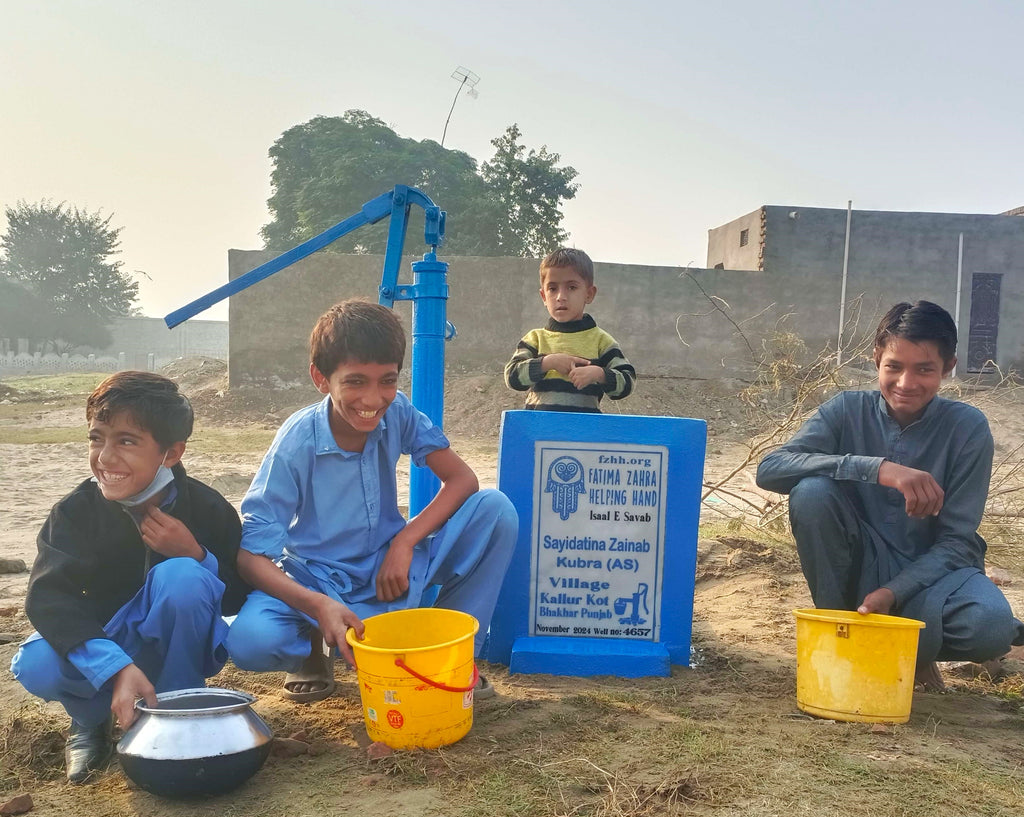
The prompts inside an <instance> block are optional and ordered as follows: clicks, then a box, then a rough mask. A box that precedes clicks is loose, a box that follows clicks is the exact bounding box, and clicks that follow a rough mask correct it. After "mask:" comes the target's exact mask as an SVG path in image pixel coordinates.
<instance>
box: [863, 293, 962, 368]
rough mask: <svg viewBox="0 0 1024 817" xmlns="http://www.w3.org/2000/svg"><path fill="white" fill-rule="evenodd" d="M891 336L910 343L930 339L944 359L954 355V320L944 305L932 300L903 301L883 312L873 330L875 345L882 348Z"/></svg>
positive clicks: (946, 360)
mask: <svg viewBox="0 0 1024 817" xmlns="http://www.w3.org/2000/svg"><path fill="white" fill-rule="evenodd" d="M893 338H904V339H906V340H909V341H911V342H912V343H920V342H921V341H925V340H930V341H932V342H933V343H935V345H936V346H938V347H939V354H940V355H941V356H942V359H943V361H944V362H946V363H949V362H950V361H951V360H953V358H954V357H956V340H957V338H956V323H954V321H953V318H952V316H950V314H949V313H948V312H947V311H946V310H945V309H943V308H942V307H941V306H939V305H938V304H933V303H932V302H931V301H916V302H915V303H913V304H909V303H907V302H906V301H904V302H901V303H898V304H896V305H895V306H894V307H892V308H891V309H890V310H889V311H888V312H886V313H885V317H883V318H882V320H881V322H880V323H879V324H878V329H877V330H876V331H875V349H876V350H877V349H885V347H886V346H888V345H889V341H890V340H891V339H893Z"/></svg>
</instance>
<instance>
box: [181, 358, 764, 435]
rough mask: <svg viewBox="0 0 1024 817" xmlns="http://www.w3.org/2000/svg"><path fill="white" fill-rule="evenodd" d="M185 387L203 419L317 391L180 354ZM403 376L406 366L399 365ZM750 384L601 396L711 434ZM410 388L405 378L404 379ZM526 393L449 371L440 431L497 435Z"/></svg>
mask: <svg viewBox="0 0 1024 817" xmlns="http://www.w3.org/2000/svg"><path fill="white" fill-rule="evenodd" d="M161 373H162V374H165V375H167V376H168V377H170V378H171V379H173V380H174V381H176V382H177V383H178V385H179V386H180V387H181V389H182V391H184V392H185V394H186V395H188V397H189V399H190V400H191V401H192V404H193V406H194V407H195V409H196V413H197V415H198V416H199V417H200V418H202V420H203V422H204V423H206V424H226V425H235V424H238V423H257V424H261V425H263V426H269V427H276V426H278V425H280V423H281V422H282V421H283V420H284V419H285V418H287V417H288V415H289V414H290V413H291V412H293V411H295V410H296V409H298V408H301V407H302V406H306V405H309V404H310V403H313V402H315V401H316V400H317V399H318V398H319V395H318V393H317V392H316V390H315V389H314V388H313V386H312V384H310V385H309V386H303V387H290V388H281V389H274V388H253V387H242V388H234V389H229V388H228V372H227V364H225V363H224V362H223V361H221V360H216V359H214V358H207V357H194V358H179V359H178V360H176V361H174V362H173V363H170V364H168V365H167V366H165V367H163V369H161ZM403 374H404V375H405V376H406V377H407V376H408V372H403ZM746 385H747V384H745V383H743V382H740V381H737V380H727V379H726V380H700V379H695V378H683V377H645V376H643V375H641V376H640V377H639V378H638V380H637V383H636V387H635V388H634V390H633V393H632V394H631V395H630V396H629V397H627V398H625V399H623V400H607V399H606V400H604V401H602V403H601V407H602V410H603V411H604V412H605V413H606V414H638V415H648V416H658V417H695V418H698V419H704V420H707V422H708V434H709V436H712V437H714V436H719V435H721V436H725V437H727V438H728V437H735V438H740V437H745V436H746V435H747V434H748V433H749V432H750V426H751V419H750V416H749V412H748V410H747V407H746V405H745V404H744V403H743V402H742V401H740V400H739V399H737V395H738V394H739V392H740V391H741V390H742V389H743V388H744V387H745V386H746ZM401 388H402V389H403V390H408V389H409V384H408V382H405V383H404V384H402V386H401ZM523 403H524V394H523V393H521V392H514V391H511V390H510V389H508V388H507V387H506V386H505V384H504V381H503V380H502V375H501V372H500V371H498V370H496V371H494V372H480V371H476V372H449V373H448V375H447V377H446V380H445V390H444V405H445V431H446V432H448V433H449V434H450V435H452V436H456V437H469V438H477V439H481V438H496V437H497V434H498V429H499V427H500V424H501V414H502V412H503V411H508V410H514V409H521V408H522V407H523Z"/></svg>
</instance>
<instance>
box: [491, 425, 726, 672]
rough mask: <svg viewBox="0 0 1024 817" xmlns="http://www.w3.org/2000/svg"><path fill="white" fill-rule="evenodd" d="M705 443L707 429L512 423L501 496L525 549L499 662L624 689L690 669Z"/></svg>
mask: <svg viewBox="0 0 1024 817" xmlns="http://www.w3.org/2000/svg"><path fill="white" fill-rule="evenodd" d="M706 435H707V426H706V423H705V422H704V421H703V420H690V419H682V418H676V417H639V416H629V415H608V414H577V413H568V412H565V413H563V412H543V411H509V412H505V414H504V415H503V416H502V426H501V437H500V441H499V453H498V487H499V489H500V490H502V491H503V492H504V493H505V494H506V495H507V496H508V497H509V498H510V499H511V500H512V503H513V504H514V505H515V506H516V509H517V511H518V512H519V520H520V524H519V539H518V541H517V543H516V551H515V554H514V555H513V557H512V564H511V566H510V567H509V571H508V574H507V575H506V578H505V582H504V584H503V585H502V590H501V594H500V596H499V598H498V605H497V609H496V610H495V613H494V617H493V619H492V621H491V630H490V637H489V639H488V643H487V651H486V652H487V658H488V660H490V661H495V662H498V663H503V664H507V665H508V666H509V669H510V671H511V672H525V673H549V674H554V675H575V676H588V675H618V676H621V677H626V678H637V677H642V676H646V675H660V676H667V675H669V674H670V672H671V665H672V664H689V660H690V635H691V629H692V620H693V589H694V578H695V573H696V565H697V524H698V520H699V517H700V490H701V484H702V479H703V470H704V451H705V439H706Z"/></svg>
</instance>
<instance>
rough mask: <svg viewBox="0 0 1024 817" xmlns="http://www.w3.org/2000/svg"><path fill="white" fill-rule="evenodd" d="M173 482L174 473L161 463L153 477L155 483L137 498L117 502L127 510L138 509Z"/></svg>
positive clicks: (130, 497)
mask: <svg viewBox="0 0 1024 817" xmlns="http://www.w3.org/2000/svg"><path fill="white" fill-rule="evenodd" d="M164 459H166V457H164ZM173 481H174V472H173V471H172V470H171V469H170V468H168V467H167V466H166V465H164V464H163V463H161V464H160V467H159V468H158V469H157V471H156V474H155V475H154V476H153V481H152V482H151V483H149V487H147V488H144V489H143V490H141V491H139V493H137V494H135V496H129V497H126V498H125V499H118V500H116V501H117V502H118V504H120V505H123V506H124V507H126V508H137V507H138V506H139V505H141V504H143V503H144V502H146V501H148V500H150V499H152V498H153V497H154V496H156V495H157V494H158V493H160V492H161V491H162V490H163V489H164V488H166V487H167V486H168V485H170V484H171V483H172V482H173Z"/></svg>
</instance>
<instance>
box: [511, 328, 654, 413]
mask: <svg viewBox="0 0 1024 817" xmlns="http://www.w3.org/2000/svg"><path fill="white" fill-rule="evenodd" d="M555 352H563V353H565V354H570V355H577V356H579V357H585V358H587V359H588V360H589V361H590V362H591V363H592V364H594V365H596V366H600V367H601V368H603V369H604V382H603V383H592V384H590V385H589V386H586V387H584V388H583V389H582V390H581V389H577V388H576V387H575V386H574V385H573V384H572V382H571V381H570V380H569V379H568V378H566V377H564V376H563V375H561V374H559V373H558V372H556V371H554V370H552V371H549V372H542V371H541V359H542V358H543V357H544V355H549V354H553V353H555ZM634 380H636V370H635V369H634V368H633V367H632V366H631V365H630V363H629V361H628V360H626V356H625V355H624V354H622V350H621V349H620V348H619V345H618V344H617V343H616V342H615V338H613V337H612V336H611V335H609V334H608V333H607V332H605V331H604V330H603V329H601V328H600V327H598V325H597V323H596V322H595V321H594V319H593V318H592V317H590V315H584V316H583V317H582V318H580V319H579V320H578V321H569V322H568V323H559V322H558V321H556V320H555V319H554V318H550V319H549V320H548V323H547V326H545V327H544V328H543V329H534V330H532V331H531V332H529V333H527V335H526V336H525V337H524V338H523V339H522V340H521V341H519V345H518V346H517V347H516V352H515V354H514V355H512V359H511V360H510V361H509V362H508V363H507V364H506V366H505V384H506V385H507V386H508V387H509V388H510V389H515V390H516V391H525V392H528V393H527V395H526V408H528V409H542V410H544V411H589V412H600V411H601V409H600V408H599V403H600V402H601V398H602V397H603V396H604V395H606V394H607V395H608V396H609V397H610V398H611V399H612V400H621V399H622V398H623V397H626V396H628V395H629V393H630V392H632V391H633V381H634Z"/></svg>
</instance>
